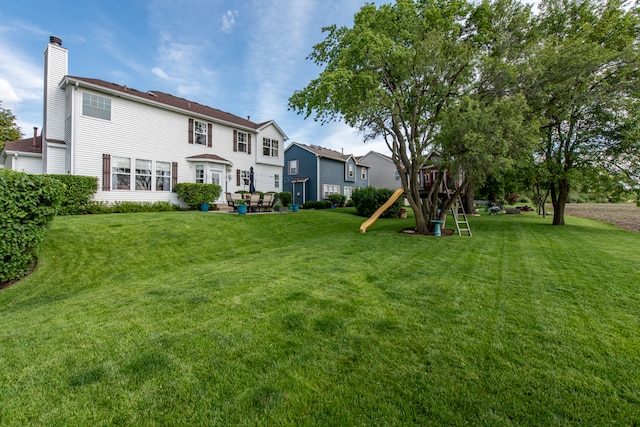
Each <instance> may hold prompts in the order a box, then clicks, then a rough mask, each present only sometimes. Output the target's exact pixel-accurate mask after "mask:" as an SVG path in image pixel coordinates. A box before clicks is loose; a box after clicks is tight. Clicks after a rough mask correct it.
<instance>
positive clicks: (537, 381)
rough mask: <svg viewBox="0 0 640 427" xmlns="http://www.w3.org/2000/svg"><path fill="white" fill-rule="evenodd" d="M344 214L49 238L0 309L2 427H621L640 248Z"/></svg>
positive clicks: (614, 232)
mask: <svg viewBox="0 0 640 427" xmlns="http://www.w3.org/2000/svg"><path fill="white" fill-rule="evenodd" d="M362 221H363V219H362V218H358V217H356V216H354V215H352V210H349V209H338V210H335V209H333V210H320V211H300V212H298V213H296V214H291V213H290V214H280V215H247V216H244V217H241V216H238V215H225V214H206V213H202V212H168V213H150V214H143V213H141V214H118V215H104V216H79V217H59V218H56V219H55V221H54V223H53V227H52V229H51V231H50V233H49V235H48V238H47V240H46V242H45V244H44V246H43V247H42V249H41V251H40V257H39V265H38V268H37V270H36V271H35V272H34V273H33V274H32V275H31V276H30V277H28V278H26V279H24V280H23V281H21V282H19V283H17V284H15V285H13V286H11V287H9V288H7V289H4V290H2V291H0V322H1V325H2V330H0V425H3V426H5V425H6V426H13V425H15V426H18V425H20V426H23V425H92V426H101V425H216V424H220V425H458V424H474V425H612V424H616V425H637V424H638V423H639V422H640V333H639V332H638V331H640V294H639V293H638V285H637V274H638V272H637V265H638V260H639V259H640V235H638V233H634V232H630V231H625V230H621V229H618V228H616V227H613V226H610V225H607V224H604V223H599V222H595V221H591V220H587V219H582V218H572V217H569V218H568V219H567V222H568V223H569V225H568V226H566V227H552V226H550V225H549V223H550V218H547V219H546V220H543V219H541V218H539V217H537V216H536V215H535V214H522V215H501V216H491V217H490V216H482V217H475V218H471V227H472V229H473V233H474V237H472V238H468V237H456V236H454V237H445V238H435V237H425V236H412V235H403V234H400V233H398V231H399V230H401V229H403V228H405V227H408V226H410V225H411V224H412V220H411V219H408V220H378V221H377V222H376V223H375V224H374V225H373V226H372V227H370V228H369V230H368V232H367V233H366V234H360V233H359V232H358V227H359V224H360V223H361V222H362Z"/></svg>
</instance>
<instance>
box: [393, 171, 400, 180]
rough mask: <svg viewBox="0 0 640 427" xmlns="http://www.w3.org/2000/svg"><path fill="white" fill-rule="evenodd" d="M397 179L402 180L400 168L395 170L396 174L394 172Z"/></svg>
mask: <svg viewBox="0 0 640 427" xmlns="http://www.w3.org/2000/svg"><path fill="white" fill-rule="evenodd" d="M394 176H395V178H396V181H400V172H398V170H397V169H396V170H395V174H394Z"/></svg>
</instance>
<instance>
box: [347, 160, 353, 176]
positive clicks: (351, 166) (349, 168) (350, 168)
mask: <svg viewBox="0 0 640 427" xmlns="http://www.w3.org/2000/svg"><path fill="white" fill-rule="evenodd" d="M347 169H348V171H349V172H348V174H347V176H348V177H349V178H353V176H354V170H353V169H354V165H353V164H351V163H349V165H348V166H347Z"/></svg>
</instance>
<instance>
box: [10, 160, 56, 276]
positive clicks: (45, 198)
mask: <svg viewBox="0 0 640 427" xmlns="http://www.w3.org/2000/svg"><path fill="white" fill-rule="evenodd" d="M63 190H64V186H63V185H62V183H61V182H60V181H58V180H56V179H54V178H51V177H48V176H44V175H27V174H26V173H23V172H15V171H12V170H7V169H0V259H1V260H2V265H0V283H2V282H8V281H11V280H15V279H19V278H20V277H22V276H24V275H25V274H27V273H28V272H29V270H30V269H31V267H32V265H33V264H34V262H35V260H36V251H37V248H38V245H39V244H40V242H42V240H43V239H44V237H45V236H46V233H47V230H48V226H49V224H50V222H51V220H53V218H54V217H55V216H56V213H57V211H58V208H59V206H60V200H61V197H62V193H63Z"/></svg>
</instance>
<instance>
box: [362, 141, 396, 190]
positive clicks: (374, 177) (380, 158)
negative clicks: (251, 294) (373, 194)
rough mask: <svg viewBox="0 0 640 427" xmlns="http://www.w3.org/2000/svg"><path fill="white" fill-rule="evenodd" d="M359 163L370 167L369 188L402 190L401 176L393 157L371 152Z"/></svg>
mask: <svg viewBox="0 0 640 427" xmlns="http://www.w3.org/2000/svg"><path fill="white" fill-rule="evenodd" d="M358 161H359V162H362V163H364V164H366V165H368V166H369V186H371V187H375V188H389V189H391V190H396V189H398V188H402V181H401V180H400V174H399V173H398V169H397V168H396V165H395V164H394V163H393V160H391V157H389V156H385V155H384V154H380V153H378V152H375V151H369V152H368V153H367V154H365V155H364V156H362V157H359V158H358Z"/></svg>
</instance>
